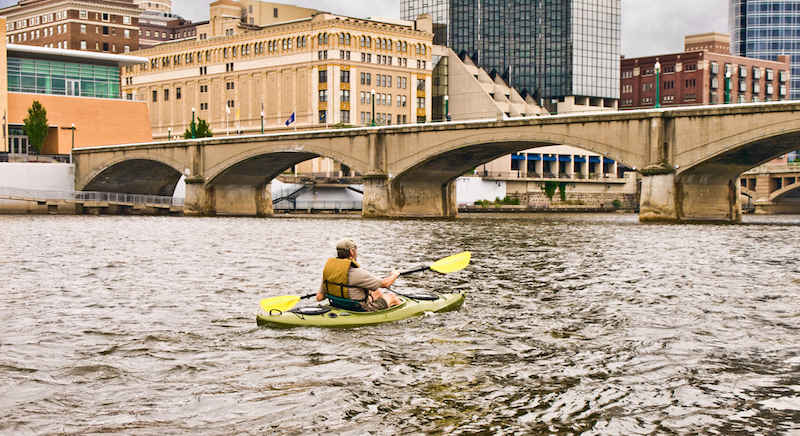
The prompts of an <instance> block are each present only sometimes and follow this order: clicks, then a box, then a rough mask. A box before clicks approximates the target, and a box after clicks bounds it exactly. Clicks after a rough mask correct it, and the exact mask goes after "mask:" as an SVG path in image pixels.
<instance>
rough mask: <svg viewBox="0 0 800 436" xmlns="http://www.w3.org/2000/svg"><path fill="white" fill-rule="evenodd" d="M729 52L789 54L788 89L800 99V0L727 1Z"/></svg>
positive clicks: (763, 56)
mask: <svg viewBox="0 0 800 436" xmlns="http://www.w3.org/2000/svg"><path fill="white" fill-rule="evenodd" d="M728 5H729V6H728V32H730V34H731V54H733V55H736V56H745V57H748V58H754V59H765V60H771V61H776V60H779V56H784V55H785V56H790V57H791V65H792V67H791V70H790V71H789V73H790V76H791V79H790V80H791V81H792V85H791V87H790V88H791V90H790V93H789V95H788V97H787V98H789V99H792V100H795V99H798V98H800V32H798V30H797V29H798V24H800V0H730V1H729V4H728Z"/></svg>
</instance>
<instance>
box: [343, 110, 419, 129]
mask: <svg viewBox="0 0 800 436" xmlns="http://www.w3.org/2000/svg"><path fill="white" fill-rule="evenodd" d="M348 115H349V114H348ZM395 119H396V120H397V124H406V123H408V115H397V118H395ZM361 124H362V125H364V126H366V125H370V124H372V112H361ZM375 124H377V125H379V126H387V125H389V124H392V114H379V113H376V114H375Z"/></svg>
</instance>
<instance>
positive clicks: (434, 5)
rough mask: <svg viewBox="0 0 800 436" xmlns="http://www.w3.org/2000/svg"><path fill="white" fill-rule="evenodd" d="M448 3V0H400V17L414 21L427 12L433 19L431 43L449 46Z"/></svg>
mask: <svg viewBox="0 0 800 436" xmlns="http://www.w3.org/2000/svg"><path fill="white" fill-rule="evenodd" d="M449 12H450V3H449V2H448V1H441V0H439V1H430V0H400V18H401V19H403V20H408V21H414V20H416V19H417V17H418V16H420V15H423V14H427V15H430V16H431V20H433V43H434V44H435V45H444V46H447V47H449V46H450V44H449V43H448V42H449V41H448V26H449V23H450V13H449Z"/></svg>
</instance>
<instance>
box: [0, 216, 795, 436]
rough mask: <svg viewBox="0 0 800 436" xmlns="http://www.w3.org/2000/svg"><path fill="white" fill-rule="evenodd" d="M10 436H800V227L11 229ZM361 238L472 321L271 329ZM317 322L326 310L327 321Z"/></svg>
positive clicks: (119, 223) (517, 224)
mask: <svg viewBox="0 0 800 436" xmlns="http://www.w3.org/2000/svg"><path fill="white" fill-rule="evenodd" d="M0 228H2V231H0V253H2V256H1V257H0V314H1V315H0V410H2V413H0V434H62V433H64V434H113V433H122V434H128V435H165V434H186V433H190V432H191V433H193V434H207V435H219V434H224V435H227V434H278V435H305V434H347V435H365V434H373V435H395V434H406V435H439V434H441V435H445V434H446V435H450V434H465V435H466V434H470V435H472V434H485V435H512V434H514V435H522V434H543V435H544V434H557V435H578V434H582V435H661V434H686V433H694V434H726V435H735V434H740V435H750V434H763V435H778V434H798V433H799V432H800V259H799V258H800V249H799V248H798V245H799V244H798V242H800V217H797V216H771V217H764V216H746V217H745V222H744V223H743V224H739V225H699V224H694V225H653V224H641V223H639V222H638V218H637V216H636V215H628V214H623V215H618V214H613V215H528V216H507V215H503V216H484V215H481V216H464V217H462V218H460V219H457V220H366V219H361V218H347V217H292V218H272V219H241V218H240V219H236V218H183V217H109V216H99V217H97V216H91V217H88V216H2V217H0ZM342 236H351V237H353V238H354V239H355V240H356V242H357V244H358V246H359V261H360V263H361V264H362V266H363V267H365V268H367V269H369V270H371V271H372V272H374V273H376V274H385V273H387V272H388V271H390V270H391V269H393V268H397V269H401V270H402V269H410V268H413V267H417V266H422V265H425V264H429V263H431V262H433V261H435V260H436V259H439V258H441V257H444V256H447V255H450V254H454V253H457V252H460V251H463V250H470V251H471V252H472V254H473V262H472V263H471V265H470V266H469V267H468V268H466V269H465V270H463V271H460V272H457V273H453V274H447V275H437V274H435V273H432V272H428V273H421V274H416V275H411V276H404V277H403V278H401V279H399V280H398V282H397V283H396V285H395V288H396V289H397V290H398V291H401V292H402V291H403V290H409V289H433V290H450V289H464V290H466V291H467V293H468V297H467V302H466V304H465V306H464V307H463V308H462V309H461V310H460V311H458V312H450V313H444V314H434V315H430V316H424V317H419V318H415V319H411V320H406V321H403V322H398V323H392V324H385V325H382V326H378V327H370V328H358V329H351V330H323V329H314V328H301V329H293V330H273V329H269V328H264V327H257V326H256V323H255V312H256V308H257V306H258V301H259V300H260V299H262V298H266V297H272V296H278V295H284V294H307V293H309V292H310V291H314V290H315V289H316V286H317V285H318V280H319V278H320V275H321V269H322V266H323V264H324V262H325V260H326V259H327V257H329V255H331V254H333V251H334V250H333V246H334V245H335V242H336V240H337V239H338V238H340V237H342ZM304 304H305V303H304Z"/></svg>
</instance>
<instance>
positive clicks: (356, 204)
mask: <svg viewBox="0 0 800 436" xmlns="http://www.w3.org/2000/svg"><path fill="white" fill-rule="evenodd" d="M273 208H274V209H275V210H276V211H277V210H281V211H305V212H313V211H322V210H324V211H340V212H341V211H360V210H361V209H362V202H361V201H288V200H284V201H279V202H277V203H275V204H274V205H273Z"/></svg>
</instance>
